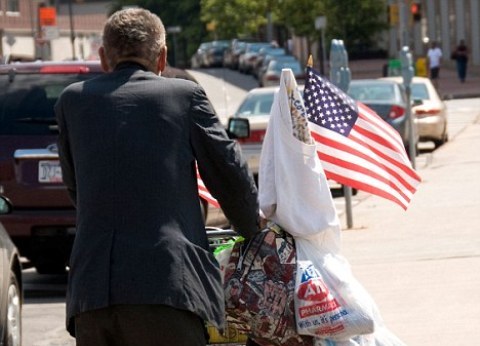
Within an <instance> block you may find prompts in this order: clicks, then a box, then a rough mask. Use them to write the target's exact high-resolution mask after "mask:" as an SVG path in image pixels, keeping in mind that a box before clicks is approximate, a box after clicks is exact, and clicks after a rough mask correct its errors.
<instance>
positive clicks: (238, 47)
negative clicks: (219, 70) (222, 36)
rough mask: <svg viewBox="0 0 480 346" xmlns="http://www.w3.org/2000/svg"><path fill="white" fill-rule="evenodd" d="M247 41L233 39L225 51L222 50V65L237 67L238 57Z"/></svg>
mask: <svg viewBox="0 0 480 346" xmlns="http://www.w3.org/2000/svg"><path fill="white" fill-rule="evenodd" d="M246 45H247V42H245V41H241V40H238V39H233V40H232V41H231V42H230V45H229V47H228V48H227V49H225V52H223V66H224V67H228V68H230V69H233V70H236V69H238V59H239V56H240V54H243V52H244V51H245V46H246Z"/></svg>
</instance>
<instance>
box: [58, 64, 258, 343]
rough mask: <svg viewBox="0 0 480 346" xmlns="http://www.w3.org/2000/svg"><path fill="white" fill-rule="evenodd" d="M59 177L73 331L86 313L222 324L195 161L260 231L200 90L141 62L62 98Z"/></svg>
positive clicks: (252, 194) (244, 224) (233, 214)
mask: <svg viewBox="0 0 480 346" xmlns="http://www.w3.org/2000/svg"><path fill="white" fill-rule="evenodd" d="M55 111H56V115H57V120H58V124H59V128H60V134H59V139H58V144H59V152H60V160H61V166H62V171H63V179H64V183H65V184H66V186H67V188H68V191H69V193H70V195H71V197H72V200H73V201H74V203H75V204H76V207H77V233H76V239H75V243H74V246H73V251H72V255H71V260H70V272H69V286H68V292H67V322H69V326H68V329H69V331H70V332H71V333H72V334H73V333H74V330H73V323H72V322H73V319H72V318H73V317H74V316H75V315H76V314H78V313H80V312H83V311H87V310H93V309H97V308H102V307H106V306H108V305H111V304H166V305H170V306H173V307H176V308H179V309H185V310H189V311H192V312H194V313H196V314H198V315H199V316H200V317H201V318H203V319H204V320H208V321H211V322H212V323H213V324H215V325H217V326H221V325H222V323H223V318H224V298H223V289H222V287H221V281H220V274H219V270H218V264H217V262H216V260H215V258H214V257H213V256H212V254H211V253H210V252H209V251H208V240H207V236H206V232H205V228H204V224H203V220H202V215H201V211H200V204H199V199H198V190H197V182H196V173H195V161H197V162H198V167H199V171H200V174H201V176H202V178H203V180H204V182H205V184H206V186H207V188H208V189H209V190H210V192H211V193H212V195H214V196H215V197H216V198H217V199H218V201H219V202H220V204H221V206H222V209H223V211H224V212H225V214H226V216H227V217H228V218H229V220H230V221H231V222H232V224H233V225H234V226H235V228H236V229H237V230H238V231H239V232H240V233H242V234H243V235H245V236H251V235H252V234H253V233H255V232H257V225H256V221H257V212H258V204H257V190H256V187H255V184H254V182H253V180H252V179H251V176H250V175H249V173H248V169H247V166H246V163H245V161H244V159H243V158H242V156H241V154H240V151H239V147H238V145H237V144H236V143H235V142H234V141H232V140H230V139H228V137H227V135H226V132H225V130H224V129H223V127H222V125H221V123H220V122H219V119H218V117H217V116H216V115H215V112H214V110H213V109H212V107H211V105H210V103H209V101H208V100H207V97H206V95H205V93H204V91H203V89H202V88H201V87H200V86H199V85H197V84H195V83H193V82H190V81H186V80H180V79H172V78H164V77H160V76H157V75H155V74H154V73H151V72H148V71H145V70H144V69H143V68H142V67H141V66H140V65H137V64H135V63H123V64H122V65H121V66H119V68H117V69H116V70H115V71H114V72H112V73H108V74H105V75H102V76H100V77H97V78H94V79H92V80H89V81H86V82H80V83H75V84H72V85H71V86H69V87H68V88H66V89H65V91H64V92H63V93H62V95H61V97H60V99H59V101H58V102H57V104H56V106H55Z"/></svg>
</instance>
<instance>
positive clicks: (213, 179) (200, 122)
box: [190, 86, 259, 238]
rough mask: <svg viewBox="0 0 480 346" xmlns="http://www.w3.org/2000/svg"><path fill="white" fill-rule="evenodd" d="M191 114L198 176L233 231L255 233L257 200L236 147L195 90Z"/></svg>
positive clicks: (238, 149)
mask: <svg viewBox="0 0 480 346" xmlns="http://www.w3.org/2000/svg"><path fill="white" fill-rule="evenodd" d="M190 112H191V140H192V146H193V150H194V153H195V157H196V160H197V164H198V170H199V172H200V176H201V177H202V180H203V181H204V183H205V186H206V187H207V188H208V190H209V191H210V193H211V194H212V196H214V197H215V198H216V199H217V200H218V202H219V203H220V206H221V207H222V210H223V212H224V214H225V216H226V217H227V218H228V219H229V221H230V222H231V223H232V225H233V227H234V229H235V230H236V231H237V232H239V233H240V234H241V235H243V236H245V237H247V238H248V237H251V236H252V235H254V234H255V233H258V232H259V226H258V220H259V217H258V211H259V207H258V196H257V188H256V185H255V182H254V180H253V178H252V176H251V174H250V173H249V170H248V166H247V163H246V160H245V159H244V157H243V156H242V153H241V150H240V147H239V145H238V144H237V143H236V142H235V141H234V140H232V139H230V138H229V137H228V135H227V133H226V131H225V129H224V127H223V125H222V124H221V122H220V120H219V118H218V117H217V115H216V114H215V111H214V110H213V108H212V105H211V104H210V101H209V100H208V98H207V96H206V94H205V91H204V90H203V88H201V87H200V86H196V88H195V90H194V92H193V96H192V102H191V105H190Z"/></svg>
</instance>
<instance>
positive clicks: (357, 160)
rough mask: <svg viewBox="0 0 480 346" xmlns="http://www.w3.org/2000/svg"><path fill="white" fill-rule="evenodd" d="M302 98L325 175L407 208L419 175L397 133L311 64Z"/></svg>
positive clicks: (418, 180) (418, 181)
mask: <svg viewBox="0 0 480 346" xmlns="http://www.w3.org/2000/svg"><path fill="white" fill-rule="evenodd" d="M304 100H305V107H306V109H307V113H308V119H309V121H310V129H311V132H312V137H313V138H314V140H315V142H316V146H317V152H318V156H319V158H320V161H321V162H322V165H323V168H324V170H325V174H326V176H327V178H329V179H332V180H335V181H337V182H339V183H341V184H345V185H347V186H351V187H352V188H356V189H359V190H362V191H366V192H369V193H371V194H374V195H377V196H380V197H383V198H386V199H389V200H391V201H393V202H395V203H397V204H399V205H400V206H401V207H402V208H404V209H407V207H408V204H409V203H410V200H411V198H412V196H413V194H414V193H415V191H416V189H417V186H418V184H419V183H420V180H421V179H420V177H419V176H418V174H417V173H416V172H415V171H414V170H413V169H412V166H411V164H410V161H409V159H408V156H407V153H406V151H405V147H404V145H403V142H402V139H401V137H400V135H399V134H398V132H397V131H396V130H395V129H393V128H392V127H391V126H390V125H389V124H387V123H386V122H385V121H384V120H383V119H381V118H380V117H379V116H378V115H377V114H376V113H375V112H374V111H373V110H371V109H370V108H368V107H367V106H365V105H363V104H362V103H360V102H356V101H355V100H353V99H352V98H351V97H350V96H348V95H347V94H345V93H344V92H343V91H342V90H340V89H339V88H337V87H336V86H335V85H333V84H332V83H330V82H329V81H328V80H326V79H325V78H322V77H321V76H320V74H319V73H318V72H317V71H315V70H314V69H313V68H310V67H308V68H307V81H306V83H305V90H304Z"/></svg>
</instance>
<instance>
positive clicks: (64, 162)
mask: <svg viewBox="0 0 480 346" xmlns="http://www.w3.org/2000/svg"><path fill="white" fill-rule="evenodd" d="M55 114H56V118H57V124H58V131H59V134H58V139H57V144H58V155H59V158H60V166H61V168H62V179H63V183H64V184H65V186H66V187H67V191H68V194H69V196H70V199H71V200H72V202H73V205H74V206H76V205H77V184H76V179H75V167H74V164H73V159H72V154H71V151H70V142H69V139H68V130H67V126H66V123H65V117H64V114H63V107H62V100H61V98H59V99H58V101H57V103H56V104H55Z"/></svg>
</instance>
